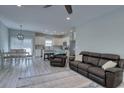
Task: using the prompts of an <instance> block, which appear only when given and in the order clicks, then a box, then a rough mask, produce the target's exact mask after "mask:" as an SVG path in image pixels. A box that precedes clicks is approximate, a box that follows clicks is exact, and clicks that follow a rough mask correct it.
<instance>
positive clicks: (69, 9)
mask: <svg viewBox="0 0 124 93" xmlns="http://www.w3.org/2000/svg"><path fill="white" fill-rule="evenodd" d="M51 6H53V5H45V6H43V8H49V7H51ZM65 9H66V11H67V12H68V14H72V7H71V5H65Z"/></svg>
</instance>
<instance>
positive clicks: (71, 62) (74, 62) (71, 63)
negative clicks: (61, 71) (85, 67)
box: [69, 61, 81, 67]
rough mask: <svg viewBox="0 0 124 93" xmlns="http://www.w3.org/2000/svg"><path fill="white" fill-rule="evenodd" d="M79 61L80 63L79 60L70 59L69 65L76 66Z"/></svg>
mask: <svg viewBox="0 0 124 93" xmlns="http://www.w3.org/2000/svg"><path fill="white" fill-rule="evenodd" d="M79 63H81V61H70V62H69V64H70V65H72V66H75V67H77V66H78V64H79Z"/></svg>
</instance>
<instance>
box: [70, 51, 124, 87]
mask: <svg viewBox="0 0 124 93" xmlns="http://www.w3.org/2000/svg"><path fill="white" fill-rule="evenodd" d="M80 55H82V62H80V61H70V62H69V66H70V68H71V69H72V70H74V71H76V72H78V73H80V74H82V75H84V76H86V77H88V78H90V79H92V80H94V81H96V82H97V83H99V84H101V85H103V86H105V87H110V88H112V87H117V86H119V85H120V84H121V82H122V80H123V67H124V60H123V59H120V56H119V55H115V54H105V53H104V54H103V53H94V52H88V51H82V52H81V53H80ZM110 60H111V61H114V62H116V63H117V66H116V67H114V68H108V69H106V70H104V69H102V65H103V64H105V63H106V62H107V61H110Z"/></svg>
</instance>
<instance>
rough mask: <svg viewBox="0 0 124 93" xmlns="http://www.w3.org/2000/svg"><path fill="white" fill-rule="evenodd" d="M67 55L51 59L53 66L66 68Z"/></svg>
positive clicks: (59, 55) (55, 56)
mask: <svg viewBox="0 0 124 93" xmlns="http://www.w3.org/2000/svg"><path fill="white" fill-rule="evenodd" d="M66 59H67V57H66V54H58V55H54V56H51V57H50V58H49V60H50V65H51V66H57V67H64V66H65V64H66Z"/></svg>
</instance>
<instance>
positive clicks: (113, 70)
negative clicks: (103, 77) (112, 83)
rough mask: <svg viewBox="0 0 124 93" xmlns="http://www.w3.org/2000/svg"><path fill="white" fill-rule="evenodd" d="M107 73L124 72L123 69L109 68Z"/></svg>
mask: <svg viewBox="0 0 124 93" xmlns="http://www.w3.org/2000/svg"><path fill="white" fill-rule="evenodd" d="M105 71H106V72H111V73H116V72H120V71H123V69H122V68H108V69H106V70H105Z"/></svg>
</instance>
